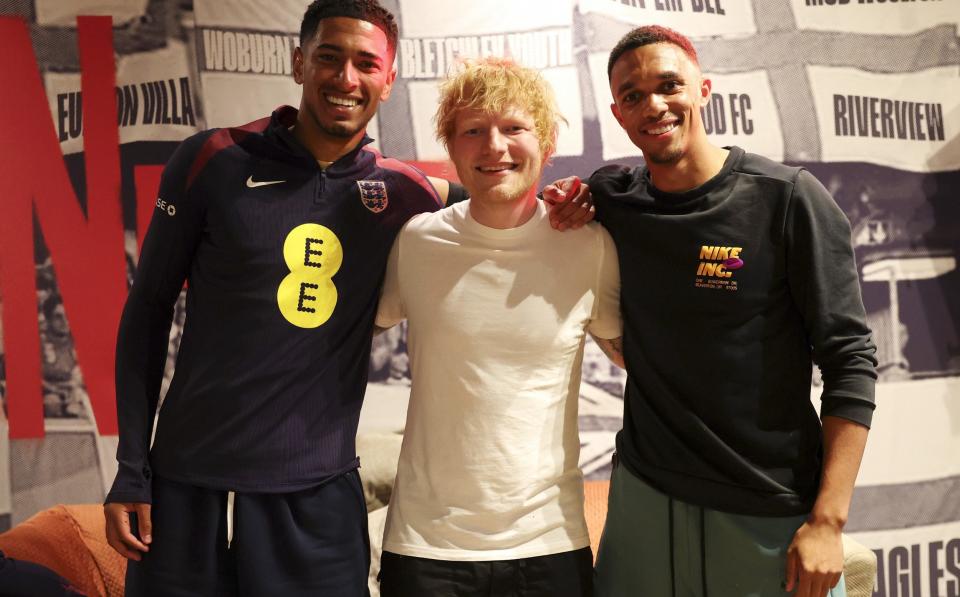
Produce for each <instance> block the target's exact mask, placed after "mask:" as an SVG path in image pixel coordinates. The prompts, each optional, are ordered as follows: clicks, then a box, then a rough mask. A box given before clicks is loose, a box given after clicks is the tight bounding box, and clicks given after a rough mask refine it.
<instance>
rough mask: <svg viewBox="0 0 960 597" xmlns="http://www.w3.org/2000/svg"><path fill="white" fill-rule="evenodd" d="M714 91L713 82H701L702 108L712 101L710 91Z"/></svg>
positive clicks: (704, 80)
mask: <svg viewBox="0 0 960 597" xmlns="http://www.w3.org/2000/svg"><path fill="white" fill-rule="evenodd" d="M712 89H713V81H711V80H710V79H706V78H704V79H701V80H700V107H701V108H702V107H703V106H706V105H707V103H708V102H709V101H710V91H711V90H712Z"/></svg>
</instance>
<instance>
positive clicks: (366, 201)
mask: <svg viewBox="0 0 960 597" xmlns="http://www.w3.org/2000/svg"><path fill="white" fill-rule="evenodd" d="M357 186H358V187H360V201H362V202H363V206H364V207H366V208H367V209H369V210H370V211H372V212H373V213H375V214H378V213H380V212H381V211H383V210H385V209H387V203H388V199H387V185H386V183H384V182H383V181H382V180H358V181H357Z"/></svg>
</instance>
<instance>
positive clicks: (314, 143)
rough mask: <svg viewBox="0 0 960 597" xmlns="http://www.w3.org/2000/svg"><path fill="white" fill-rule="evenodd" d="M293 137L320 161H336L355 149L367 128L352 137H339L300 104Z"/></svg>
mask: <svg viewBox="0 0 960 597" xmlns="http://www.w3.org/2000/svg"><path fill="white" fill-rule="evenodd" d="M291 132H292V134H293V137H294V138H295V139H296V140H297V141H299V142H300V144H301V145H303V146H304V147H306V148H307V151H309V152H310V154H311V155H313V158H314V159H315V160H317V161H319V162H335V161H337V160H338V159H340V158H341V157H343V156H345V155H346V154H348V153H350V152H351V151H353V149H354V148H356V146H357V144H358V143H360V141H361V139H363V136H364V134H366V129H365V128H364V129H360V131H359V132H357V133H356V134H354V135H353V136H350V137H337V136H334V135H331V134H330V133H328V132H326V131H324V130H323V129H322V128H320V125H318V124H317V122H316V121H315V120H314V119H313V118H312V117H311V116H310V115H309V112H308V111H307V110H305V109H304V107H303V106H300V110H299V112H297V122H296V123H295V124H294V125H293V130H292V131H291Z"/></svg>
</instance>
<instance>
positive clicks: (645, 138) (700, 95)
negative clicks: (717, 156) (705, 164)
mask: <svg viewBox="0 0 960 597" xmlns="http://www.w3.org/2000/svg"><path fill="white" fill-rule="evenodd" d="M610 91H611V92H612V93H613V99H614V103H613V104H612V105H611V106H610V108H611V109H612V110H613V115H614V116H615V117H616V119H617V122H619V123H620V126H622V127H623V129H624V130H625V131H626V132H627V135H628V136H629V137H630V140H631V141H633V144H634V145H636V146H637V147H639V148H640V150H641V151H642V152H643V157H644V159H645V160H646V161H647V162H648V163H650V164H657V165H678V164H680V163H681V162H682V161H683V159H684V158H686V157H689V156H690V153H691V151H693V152H696V151H697V150H700V149H703V148H706V147H709V142H708V140H707V136H706V132H705V131H704V128H703V121H702V119H701V116H700V108H701V107H702V106H704V105H706V103H707V101H708V100H709V99H710V81H709V80H708V79H704V78H703V76H702V75H701V73H700V68H699V67H698V66H697V65H696V63H694V62H693V60H691V59H690V57H689V56H687V54H686V53H685V52H684V51H683V50H682V49H681V48H680V47H678V46H676V45H674V44H672V43H653V44H648V45H645V46H640V47H638V48H633V49H632V50H628V51H626V52H624V53H623V55H622V56H620V57H619V58H618V59H617V62H616V63H615V64H614V65H613V69H612V70H611V72H610Z"/></svg>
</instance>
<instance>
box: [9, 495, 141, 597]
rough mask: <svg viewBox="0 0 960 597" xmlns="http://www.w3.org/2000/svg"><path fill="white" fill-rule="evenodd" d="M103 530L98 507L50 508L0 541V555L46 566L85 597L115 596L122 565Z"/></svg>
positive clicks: (123, 570) (119, 587)
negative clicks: (1, 553) (86, 596)
mask: <svg viewBox="0 0 960 597" xmlns="http://www.w3.org/2000/svg"><path fill="white" fill-rule="evenodd" d="M105 529H106V527H105V524H104V520H103V507H102V506H100V505H99V504H83V505H77V506H63V505H59V506H53V507H52V508H48V509H46V510H43V511H42V512H38V513H37V514H35V515H34V516H33V517H31V518H29V519H28V520H26V521H24V522H22V523H21V524H18V525H17V526H15V527H14V528H12V529H11V530H9V531H7V532H6V533H4V534H2V535H0V551H3V552H4V553H5V554H6V555H7V557H10V558H13V559H17V560H24V561H27V562H35V563H37V564H41V565H43V566H46V567H47V568H50V569H51V570H53V571H54V572H56V573H57V574H59V575H60V576H62V577H64V578H65V579H67V580H68V581H70V583H71V584H73V586H74V587H76V588H77V589H79V590H80V591H82V592H84V593H86V594H88V595H108V596H113V595H118V596H119V595H123V579H124V575H125V574H126V568H127V562H126V560H125V559H124V558H123V557H122V556H121V555H120V554H118V553H117V552H115V551H114V550H113V548H111V547H110V546H109V545H108V544H107V538H106V530H105Z"/></svg>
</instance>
